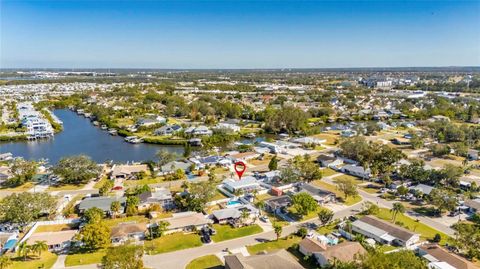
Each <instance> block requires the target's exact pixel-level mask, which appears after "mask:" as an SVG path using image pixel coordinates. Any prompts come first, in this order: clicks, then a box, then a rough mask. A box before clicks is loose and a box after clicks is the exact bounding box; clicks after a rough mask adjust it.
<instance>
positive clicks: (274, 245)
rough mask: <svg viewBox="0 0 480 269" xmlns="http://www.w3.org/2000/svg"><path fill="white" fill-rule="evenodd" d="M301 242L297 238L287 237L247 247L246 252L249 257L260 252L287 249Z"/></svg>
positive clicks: (299, 238)
mask: <svg viewBox="0 0 480 269" xmlns="http://www.w3.org/2000/svg"><path fill="white" fill-rule="evenodd" d="M301 240H302V238H301V237H299V236H287V237H284V238H280V239H278V240H272V241H269V242H265V243H260V244H256V245H251V246H247V250H248V253H250V254H251V255H255V254H257V253H259V252H261V251H266V252H270V251H273V250H277V249H282V248H283V249H288V248H289V247H291V246H292V245H293V244H298V243H299V242H300V241H301Z"/></svg>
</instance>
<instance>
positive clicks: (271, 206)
mask: <svg viewBox="0 0 480 269" xmlns="http://www.w3.org/2000/svg"><path fill="white" fill-rule="evenodd" d="M291 205H292V199H291V198H290V196H288V195H282V196H279V197H273V198H270V199H268V200H265V210H266V211H268V212H272V213H273V212H275V211H276V210H283V209H286V208H288V207H290V206H291Z"/></svg>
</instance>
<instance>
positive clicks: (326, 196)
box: [298, 183, 337, 205]
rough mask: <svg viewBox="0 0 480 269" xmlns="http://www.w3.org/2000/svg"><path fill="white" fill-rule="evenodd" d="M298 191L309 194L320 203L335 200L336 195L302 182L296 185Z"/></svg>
mask: <svg viewBox="0 0 480 269" xmlns="http://www.w3.org/2000/svg"><path fill="white" fill-rule="evenodd" d="M298 192H305V193H308V194H310V195H311V196H312V197H313V199H315V201H317V203H319V204H320V205H323V204H327V203H331V202H335V201H336V198H337V197H336V195H335V193H333V192H330V191H326V190H322V189H320V188H318V187H316V186H314V185H312V184H308V183H303V184H301V185H299V186H298Z"/></svg>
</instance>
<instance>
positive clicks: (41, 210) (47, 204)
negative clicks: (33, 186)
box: [0, 192, 57, 226]
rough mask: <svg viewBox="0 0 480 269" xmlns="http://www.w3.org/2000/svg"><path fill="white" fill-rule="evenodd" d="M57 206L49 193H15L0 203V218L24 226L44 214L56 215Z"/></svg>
mask: <svg viewBox="0 0 480 269" xmlns="http://www.w3.org/2000/svg"><path fill="white" fill-rule="evenodd" d="M56 206H57V201H56V199H55V198H54V197H53V196H51V195H50V194H48V193H31V192H22V193H18V194H17V193H14V194H11V195H9V196H7V197H5V198H3V200H1V201H0V218H1V220H2V221H5V222H13V223H18V224H20V225H22V226H24V225H27V224H29V223H31V222H32V221H34V220H37V219H38V218H39V217H40V216H42V215H43V214H47V215H51V214H54V213H55V209H56Z"/></svg>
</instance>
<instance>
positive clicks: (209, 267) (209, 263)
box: [186, 255, 223, 269]
mask: <svg viewBox="0 0 480 269" xmlns="http://www.w3.org/2000/svg"><path fill="white" fill-rule="evenodd" d="M221 268H223V263H222V261H221V260H220V259H219V258H218V257H217V256H215V255H207V256H203V257H200V258H196V259H195V260H193V261H191V262H190V263H189V264H188V265H187V267H186V269H221Z"/></svg>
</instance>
